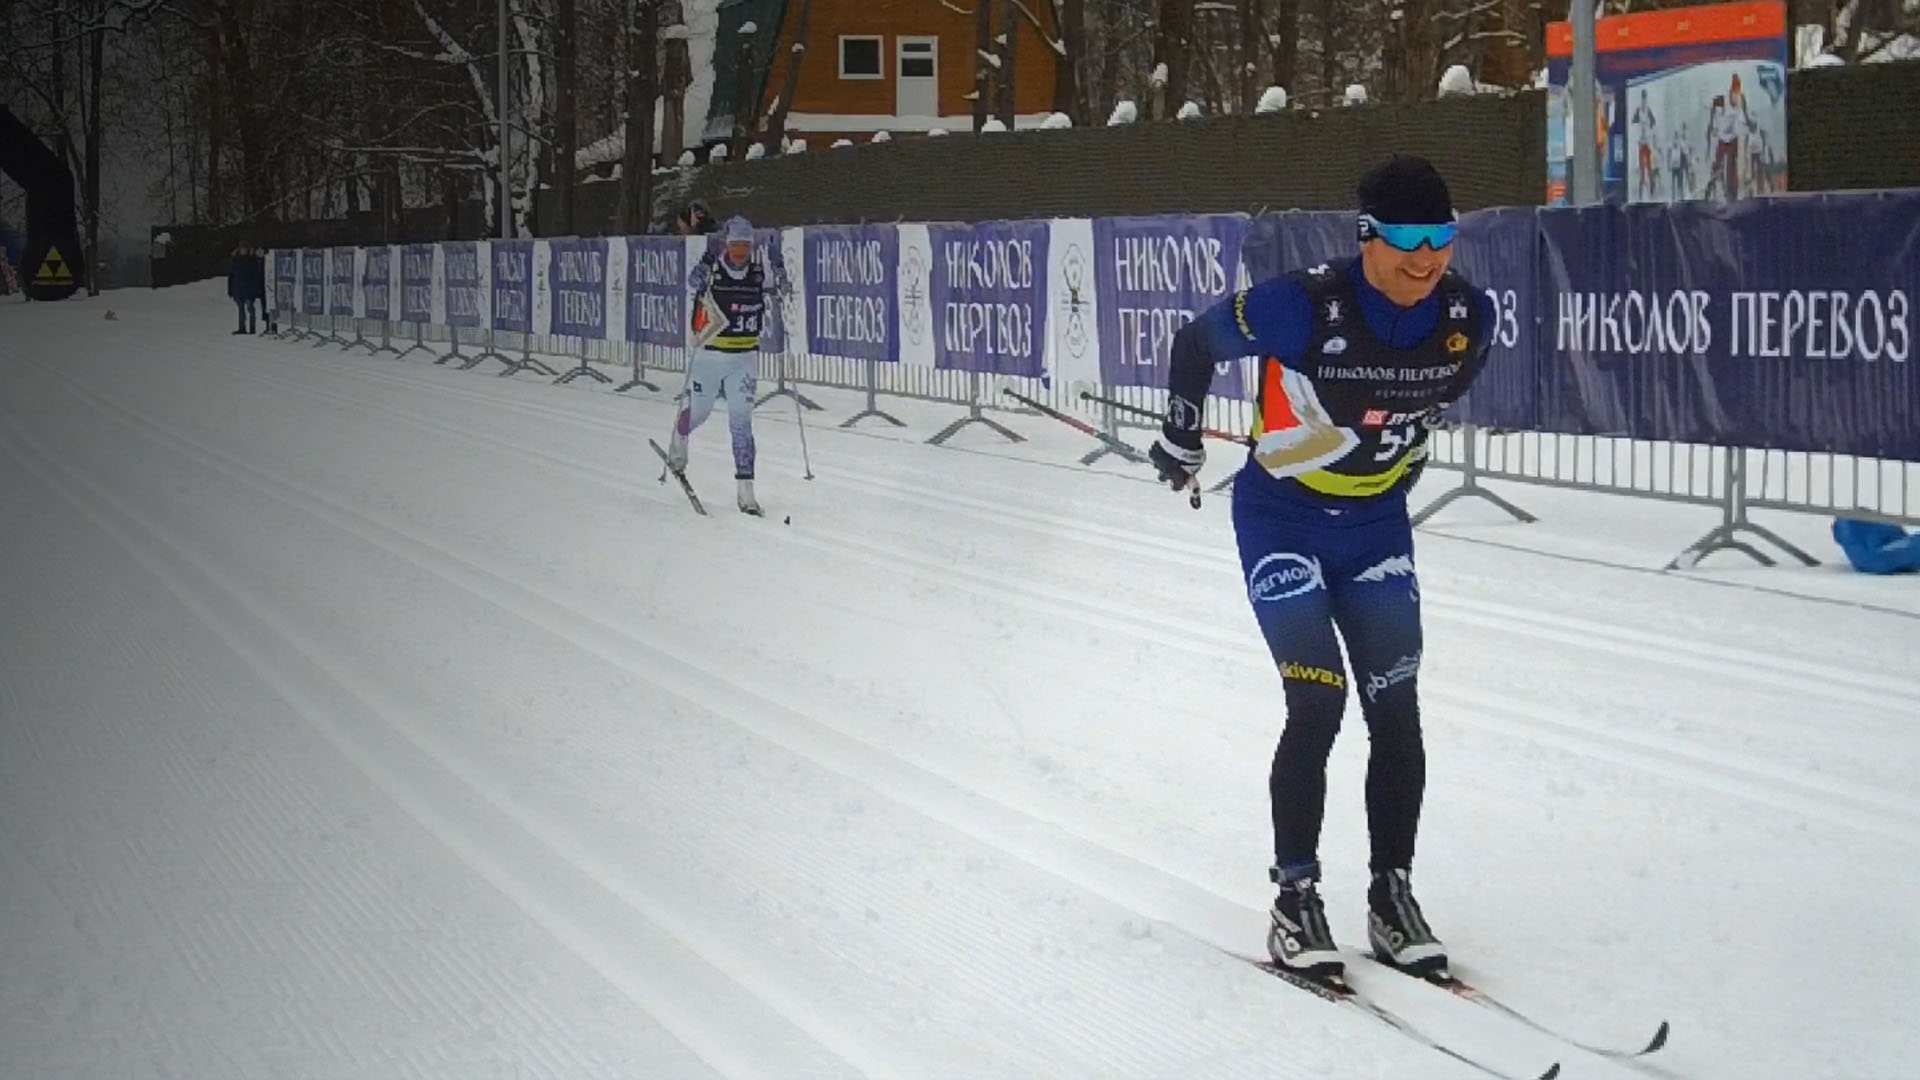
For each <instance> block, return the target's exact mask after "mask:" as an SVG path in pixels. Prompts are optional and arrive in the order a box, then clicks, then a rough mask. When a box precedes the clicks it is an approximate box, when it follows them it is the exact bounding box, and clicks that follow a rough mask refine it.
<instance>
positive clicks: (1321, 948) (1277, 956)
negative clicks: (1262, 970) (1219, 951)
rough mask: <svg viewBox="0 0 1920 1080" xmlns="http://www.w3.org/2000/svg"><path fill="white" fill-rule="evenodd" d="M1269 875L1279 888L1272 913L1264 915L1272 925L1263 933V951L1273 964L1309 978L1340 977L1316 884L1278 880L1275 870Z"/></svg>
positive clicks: (1309, 880)
mask: <svg viewBox="0 0 1920 1080" xmlns="http://www.w3.org/2000/svg"><path fill="white" fill-rule="evenodd" d="M1269 876H1270V877H1272V878H1273V879H1274V881H1275V883H1276V884H1277V885H1279V887H1280V891H1279V893H1278V895H1276V896H1275V897H1274V901H1273V910H1271V911H1269V912H1268V913H1267V914H1268V917H1269V919H1270V920H1271V924H1272V925H1271V926H1270V927H1269V929H1268V930H1267V952H1268V954H1269V955H1271V956H1272V957H1273V962H1274V963H1275V964H1278V965H1280V966H1281V967H1283V968H1286V969H1287V970H1288V971H1292V972H1295V973H1297V974H1299V975H1303V976H1305V977H1307V978H1309V979H1315V980H1319V981H1326V980H1330V979H1338V978H1340V976H1341V975H1342V974H1344V973H1345V971H1346V964H1345V963H1344V962H1342V961H1341V959H1340V951H1339V949H1338V948H1336V947H1335V945H1334V943H1333V931H1331V930H1330V929H1328V928H1327V912H1326V908H1325V907H1324V906H1322V905H1321V903H1320V892H1319V888H1318V883H1317V882H1316V881H1315V879H1313V878H1311V877H1304V878H1296V879H1294V880H1292V881H1280V880H1279V877H1280V874H1279V871H1278V870H1274V871H1271V872H1270V873H1269Z"/></svg>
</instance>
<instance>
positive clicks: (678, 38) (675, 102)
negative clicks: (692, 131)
mask: <svg viewBox="0 0 1920 1080" xmlns="http://www.w3.org/2000/svg"><path fill="white" fill-rule="evenodd" d="M682 20H683V16H682V14H681V10H680V0H664V6H663V7H662V10H661V12H660V22H659V25H661V26H663V27H665V28H666V29H665V31H664V33H665V35H666V46H667V54H666V63H665V66H664V67H663V68H662V70H661V76H660V93H661V94H663V95H665V101H666V104H665V107H664V108H662V109H661V110H660V113H661V123H660V132H661V134H660V149H661V152H662V156H663V157H665V158H666V160H667V161H668V162H672V161H674V160H676V159H678V158H679V156H680V152H681V151H682V150H684V149H685V148H686V145H687V138H686V132H687V124H686V116H687V87H689V86H691V85H693V61H692V60H691V59H690V58H689V57H688V55H687V27H686V24H685V23H684V22H683V21H682Z"/></svg>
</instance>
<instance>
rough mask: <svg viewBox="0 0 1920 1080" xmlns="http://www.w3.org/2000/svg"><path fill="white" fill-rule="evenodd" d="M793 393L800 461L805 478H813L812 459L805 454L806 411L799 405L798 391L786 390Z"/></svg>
mask: <svg viewBox="0 0 1920 1080" xmlns="http://www.w3.org/2000/svg"><path fill="white" fill-rule="evenodd" d="M788 392H789V393H791V394H792V395H793V418H794V420H796V421H798V422H799V424H800V461H801V463H802V464H804V465H805V466H806V468H807V479H809V480H811V479H813V459H812V458H811V457H809V456H808V455H807V413H806V410H805V409H802V408H801V407H800V393H799V391H797V390H795V391H788Z"/></svg>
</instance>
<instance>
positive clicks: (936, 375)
mask: <svg viewBox="0 0 1920 1080" xmlns="http://www.w3.org/2000/svg"><path fill="white" fill-rule="evenodd" d="M283 314H286V315H288V318H287V320H286V321H285V322H284V323H282V328H281V330H280V333H279V334H278V335H276V336H278V337H280V338H282V339H286V340H302V339H305V338H312V339H313V343H314V344H315V345H316V346H318V345H325V344H337V345H340V346H341V347H342V348H348V347H352V346H354V345H364V346H366V347H367V348H368V349H369V350H371V351H373V352H376V353H377V352H390V353H393V354H395V355H396V358H398V357H404V356H406V355H407V354H409V353H412V352H414V351H417V350H420V351H426V352H428V353H430V354H431V353H433V352H434V350H435V347H436V346H437V345H440V344H444V345H445V346H446V350H447V351H446V352H444V353H441V354H439V355H438V358H437V359H436V360H435V361H434V362H435V363H436V364H445V363H448V362H450V361H456V360H457V361H459V364H458V366H459V367H460V368H461V369H462V370H467V369H471V368H474V367H476V366H478V365H479V364H481V363H483V362H484V361H486V360H490V359H491V360H498V361H499V362H500V363H501V364H502V365H504V367H503V370H501V371H500V372H499V374H500V375H502V376H509V375H514V374H518V373H519V372H521V371H534V372H536V373H538V374H541V375H545V376H548V377H550V378H552V379H553V381H555V382H557V383H568V382H571V381H573V380H574V379H576V378H582V377H585V378H590V379H592V380H594V381H596V382H603V383H611V382H613V381H614V380H613V379H612V377H611V376H610V375H608V374H606V373H605V372H603V371H601V370H600V369H599V368H597V367H595V366H594V365H596V364H598V365H600V366H601V367H605V368H609V369H614V370H617V369H619V368H626V369H628V372H629V377H628V378H627V379H626V380H625V381H624V382H622V383H621V385H619V386H617V387H615V388H614V389H615V390H616V391H618V392H625V391H630V390H633V389H636V388H644V389H646V390H648V391H651V392H665V391H663V389H662V385H661V384H660V383H656V382H654V381H652V380H651V379H649V378H648V374H649V373H650V372H654V373H663V374H683V373H684V372H685V371H686V364H687V357H686V353H685V350H682V349H676V348H670V347H664V346H657V345H649V344H642V343H633V342H623V341H589V340H583V339H580V338H571V337H557V336H550V335H544V334H517V333H510V332H505V331H494V330H491V329H461V330H456V329H454V328H452V327H446V326H436V325H430V324H419V323H412V322H401V321H393V320H362V319H355V320H353V323H354V327H353V337H351V338H348V337H344V336H342V334H341V327H340V325H339V323H338V321H337V317H335V316H318V317H316V316H308V315H304V314H302V313H301V312H300V310H299V309H298V306H297V305H296V307H295V309H294V310H293V311H292V312H283ZM320 320H324V321H320ZM368 323H372V324H375V325H376V326H377V328H378V337H379V341H380V342H381V347H379V348H376V347H375V346H374V345H373V344H372V341H371V340H370V339H368V338H367V337H366V336H365V334H366V330H367V327H366V325H365V324H368ZM394 340H399V341H401V342H403V343H405V345H406V347H405V348H396V347H394V346H393V345H392V342H393V341H394ZM463 346H464V347H465V350H466V351H464V352H463V351H462V347H463ZM541 357H556V358H564V359H567V360H573V361H578V363H577V364H576V365H575V366H574V367H573V368H572V369H570V370H568V371H565V372H561V371H557V370H555V369H554V368H552V367H550V366H548V365H547V364H546V363H545V362H544V361H543V360H542V359H540V358H541ZM760 379H761V381H762V383H763V385H765V384H771V388H770V389H768V390H766V391H765V392H764V393H763V394H762V396H761V398H760V400H759V401H757V402H755V405H756V406H759V405H764V404H766V403H767V402H769V401H771V400H772V399H774V398H776V397H787V396H790V397H793V398H794V400H795V402H796V404H797V406H798V407H800V408H805V409H809V410H812V411H821V406H820V405H819V404H818V403H817V402H815V401H813V400H812V399H811V398H808V397H807V396H806V395H805V394H804V393H803V392H802V391H801V390H800V389H799V388H800V387H802V386H812V387H825V388H831V389H840V390H848V391H855V392H862V393H865V394H866V403H865V406H864V407H863V408H862V409H861V410H860V411H859V412H857V413H855V414H854V415H853V416H851V417H849V418H847V419H846V420H844V421H842V422H841V424H840V426H841V427H853V426H855V425H857V424H858V423H860V422H861V421H863V420H867V419H870V418H871V419H880V420H884V421H886V422H889V423H891V424H893V425H895V426H904V425H903V423H902V421H900V420H899V419H898V418H896V417H893V416H891V415H889V414H888V413H886V412H885V411H884V410H883V409H882V408H881V407H880V402H879V399H880V397H881V396H886V397H889V398H896V399H911V400H919V401H929V402H939V403H944V404H950V405H954V406H957V407H961V408H964V409H966V410H967V411H966V413H965V414H964V415H962V416H961V417H959V418H957V419H956V420H955V421H954V423H952V424H950V425H948V426H947V427H946V428H945V429H944V430H942V431H941V432H940V433H938V434H936V435H934V436H933V437H932V438H931V439H930V440H929V441H930V442H934V443H940V442H944V441H946V439H947V438H949V437H950V436H952V435H953V434H954V433H955V432H956V431H957V430H959V429H960V428H961V427H962V426H964V425H966V424H969V423H979V424H982V425H985V426H987V427H989V428H990V429H992V430H994V431H996V432H998V433H1000V434H1001V435H1002V436H1003V437H1005V438H1007V439H1009V440H1010V441H1019V440H1020V439H1021V436H1020V435H1019V434H1018V433H1017V432H1015V431H1013V430H1012V429H1010V428H1008V427H1007V426H1005V425H1004V424H1002V423H1000V422H998V421H996V420H993V419H992V418H990V417H988V416H987V415H986V413H987V411H988V410H992V411H994V412H997V413H1000V414H1002V415H1021V414H1026V415H1037V413H1035V412H1034V410H1032V409H1030V408H1027V407H1026V406H1020V405H1009V404H1007V403H1006V401H1005V400H1004V399H1003V397H1002V395H1001V393H1000V391H1002V390H1012V391H1014V392H1016V393H1018V394H1021V395H1023V396H1025V397H1029V398H1032V399H1033V400H1035V401H1040V402H1042V403H1045V404H1047V405H1049V406H1051V407H1052V408H1054V409H1057V410H1059V411H1061V412H1066V413H1080V414H1085V415H1089V416H1090V417H1092V419H1093V421H1094V422H1095V423H1096V424H1097V425H1098V426H1100V427H1101V428H1102V429H1103V430H1104V431H1105V432H1106V433H1107V434H1109V435H1112V436H1114V437H1116V438H1118V437H1122V435H1121V432H1122V431H1123V429H1132V430H1134V431H1136V432H1139V433H1144V434H1149V435H1150V434H1151V433H1152V431H1153V430H1154V427H1155V425H1153V424H1151V423H1150V422H1147V421H1144V420H1142V419H1140V415H1139V414H1140V413H1145V414H1147V415H1159V414H1161V413H1162V412H1164V410H1165V408H1166V391H1165V390H1164V389H1160V388H1154V387H1118V388H1106V387H1095V386H1091V385H1088V384H1085V383H1068V382H1065V381H1062V380H1043V379H1036V378H1027V377H1018V376H1002V375H984V374H979V373H975V372H967V371H945V370H935V369H931V368H925V367H919V366H909V365H900V364H885V363H874V362H870V361H865V360H853V359H846V358H843V357H830V356H814V355H811V354H807V353H804V352H794V351H792V350H789V351H788V352H786V353H763V354H761V365H760ZM665 383H666V385H667V387H668V388H671V389H675V390H677V388H678V383H679V380H675V379H666V380H665ZM1101 398H1104V399H1105V401H1101V400H1099V399H1101ZM1116 406H1119V407H1116ZM1252 422H1253V404H1252V402H1250V401H1246V400H1240V399H1231V398H1225V397H1213V398H1210V399H1209V400H1208V402H1207V408H1206V416H1205V418H1204V420H1203V423H1204V424H1205V425H1206V426H1208V427H1212V428H1216V429H1220V430H1223V431H1227V432H1246V431H1248V430H1250V429H1251V426H1252ZM1429 446H1430V454H1431V456H1430V459H1429V466H1430V467H1431V468H1434V469H1441V470H1449V471H1453V472H1457V473H1458V474H1459V475H1460V484H1459V486H1458V487H1455V488H1453V489H1451V490H1449V491H1447V492H1444V493H1443V494H1442V495H1440V496H1439V497H1438V498H1436V499H1435V500H1434V501H1433V502H1432V503H1430V504H1429V505H1427V506H1426V507H1423V508H1422V509H1421V510H1419V511H1418V512H1417V513H1416V514H1415V516H1414V523H1415V524H1416V525H1417V524H1422V523H1424V522H1426V521H1428V520H1430V519H1431V518H1432V517H1433V516H1434V515H1435V514H1436V513H1438V512H1439V511H1440V510H1442V509H1444V508H1445V507H1446V506H1448V505H1450V504H1452V503H1454V502H1456V501H1459V500H1461V499H1468V498H1473V499H1480V500H1483V501H1487V502H1490V503H1492V504H1494V505H1496V506H1499V507H1501V508H1502V509H1503V510H1505V511H1506V512H1507V513H1509V514H1511V515H1513V516H1514V517H1515V518H1517V519H1519V520H1521V521H1533V520H1535V518H1534V516H1533V515H1532V514H1530V513H1529V512H1528V511H1526V510H1525V509H1523V508H1522V507H1520V506H1519V505H1517V504H1516V503H1515V502H1513V501H1510V500H1509V499H1507V498H1505V497H1503V496H1502V495H1500V494H1498V493H1495V492H1493V491H1491V490H1489V489H1488V488H1486V487H1484V486H1483V482H1484V481H1488V480H1494V481H1500V482H1502V483H1511V484H1530V485H1535V486H1542V487H1556V488H1566V489H1570V490H1576V491H1587V492H1595V493H1601V494H1609V495H1621V496H1629V497H1633V498H1644V499H1658V500H1662V501H1666V502H1674V503H1684V504H1689V505H1696V506H1703V507H1708V506H1710V507H1717V508H1719V510H1720V511H1721V520H1720V524H1719V525H1717V526H1715V527H1714V528H1713V529H1711V530H1710V531H1708V532H1707V533H1706V534H1705V535H1704V536H1702V537H1701V538H1700V539H1699V540H1697V541H1695V542H1694V543H1693V544H1692V545H1689V546H1688V547H1687V549H1686V550H1684V551H1682V552H1681V553H1680V554H1679V555H1677V556H1675V558H1674V559H1673V561H1672V562H1670V563H1669V564H1668V567H1669V568H1670V569H1679V568H1687V567H1692V566H1694V565H1697V564H1698V563H1699V562H1700V560H1701V559H1703V558H1705V557H1706V556H1708V555H1711V554H1713V553H1715V552H1719V551H1738V552H1741V553H1743V554H1746V555H1747V556H1749V557H1751V558H1752V559H1754V560H1755V561H1757V562H1759V563H1761V564H1762V565H1766V566H1772V565H1774V564H1775V560H1774V559H1773V558H1772V557H1771V556H1770V555H1768V554H1767V553H1766V551H1764V550H1763V549H1762V548H1761V547H1759V546H1757V544H1756V542H1764V543H1765V544H1768V545H1772V546H1773V547H1774V548H1776V549H1778V550H1780V551H1784V552H1785V553H1786V554H1787V555H1789V556H1791V557H1793V558H1795V559H1797V560H1799V561H1801V562H1803V563H1805V564H1806V565H1809V566H1812V565H1817V564H1818V561H1819V560H1817V559H1815V558H1814V557H1813V556H1811V555H1808V554H1807V553H1806V552H1804V551H1802V550H1800V549H1799V548H1798V547H1796V546H1794V545H1793V544H1792V543H1790V542H1788V541H1787V540H1785V539H1784V538H1782V537H1780V536H1779V535H1778V534H1776V533H1774V532H1773V531H1772V530H1770V529H1767V528H1766V527H1764V526H1762V525H1759V524H1756V523H1755V522H1753V521H1752V520H1751V518H1750V517H1749V516H1748V512H1749V511H1750V510H1753V509H1765V510H1782V511H1790V512H1799V513H1810V514H1820V515H1828V516H1844V517H1859V518H1870V519H1873V520H1878V521H1887V522H1892V523H1894V524H1900V525H1906V526H1920V462H1906V461H1893V460H1885V459H1878V458H1863V457H1853V456H1849V455H1844V454H1822V453H1804V452H1788V451H1781V450H1757V449H1739V448H1728V447H1720V446H1707V445H1699V444H1689V443H1670V442H1656V441H1651V440H1644V439H1626V438H1617V437H1612V436H1604V435H1560V434H1552V433H1545V432H1535V431H1490V430H1487V429H1485V428H1481V427H1478V426H1476V425H1472V424H1463V425H1459V426H1456V427H1451V428H1446V429H1442V430H1438V431H1436V432H1434V434H1433V438H1432V439H1431V440H1430V442H1429ZM1112 452H1113V451H1112V450H1110V449H1108V448H1107V447H1104V446H1101V447H1097V448H1095V449H1093V450H1091V451H1090V452H1089V453H1088V454H1087V455H1086V456H1085V457H1083V458H1082V459H1081V460H1082V461H1083V462H1087V463H1091V462H1093V461H1095V460H1098V459H1099V458H1100V457H1102V456H1104V455H1106V454H1108V453H1112ZM1227 482H1229V481H1222V482H1221V484H1219V485H1216V488H1215V490H1219V489H1220V488H1221V487H1224V486H1225V484H1226V483H1227Z"/></svg>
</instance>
